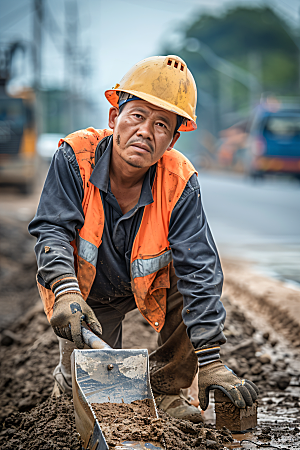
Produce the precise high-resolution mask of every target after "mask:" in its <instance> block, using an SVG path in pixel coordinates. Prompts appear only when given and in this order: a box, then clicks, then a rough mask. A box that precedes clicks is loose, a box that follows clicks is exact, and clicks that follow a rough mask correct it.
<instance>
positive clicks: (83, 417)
mask: <svg viewBox="0 0 300 450" xmlns="http://www.w3.org/2000/svg"><path fill="white" fill-rule="evenodd" d="M82 336H83V340H84V342H85V344H87V345H88V346H89V347H90V349H89V350H78V349H75V350H74V351H73V353H72V356H71V363H72V386H73V402H74V409H75V421H76V428H77V431H78V433H79V434H80V436H81V439H82V441H83V449H89V450H108V449H109V447H108V445H107V443H106V441H105V437H104V435H103V433H102V431H101V427H100V425H99V422H98V420H97V417H96V415H95V412H94V411H93V408H92V406H91V404H92V403H106V402H111V403H131V402H133V401H135V400H145V399H149V402H150V410H151V413H152V416H153V418H158V414H157V411H156V406H155V401H154V398H153V394H152V390H151V386H150V376H149V359H148V351H147V350H140V349H138V350H115V349H112V348H111V347H110V346H109V345H108V344H106V343H105V342H104V341H102V339H100V338H99V337H97V336H96V335H95V334H94V333H92V332H91V331H90V330H89V329H88V328H86V327H82ZM164 448H165V447H164V446H161V444H158V443H154V442H145V441H125V440H124V441H122V440H121V442H120V443H119V444H118V445H117V446H116V447H115V450H128V449H134V450H162V449H164Z"/></svg>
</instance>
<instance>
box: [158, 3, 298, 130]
mask: <svg viewBox="0 0 300 450" xmlns="http://www.w3.org/2000/svg"><path fill="white" fill-rule="evenodd" d="M294 33H295V32H294V30H293V29H291V28H290V26H289V25H288V24H287V23H286V22H285V21H284V20H283V19H282V18H280V17H279V16H278V15H277V14H276V13H275V12H274V11H273V10H272V9H271V8H269V7H263V8H259V7H253V8H252V7H236V8H234V9H229V10H227V11H226V12H225V13H224V14H222V15H219V16H214V15H209V14H202V15H200V16H199V17H197V18H196V19H195V21H194V22H193V23H192V24H191V25H190V26H189V27H187V28H186V29H185V30H184V34H185V38H196V39H197V40H198V41H200V42H201V43H204V44H205V45H207V46H208V47H209V48H210V49H211V50H212V51H213V52H214V53H215V54H216V55H217V56H219V57H221V58H223V59H225V60H227V61H229V62H230V63H233V64H235V65H236V66H238V67H241V68H243V69H244V70H246V71H248V72H250V73H252V74H253V75H255V77H256V78H257V80H258V81H259V83H260V85H261V89H260V91H261V92H264V91H272V92H274V93H275V94H279V95H282V94H287V93H288V94H289V95H291V94H292V95H293V94H294V95H298V91H299V79H300V75H299V50H298V48H297V45H296V44H295V41H296V39H297V36H295V34H294ZM174 53H175V54H176V53H178V54H179V56H181V57H182V58H183V59H184V60H185V61H186V62H187V64H188V67H189V68H190V70H191V72H192V73H193V75H194V77H195V79H196V83H197V86H198V90H199V92H198V94H199V99H200V101H199V105H198V116H199V115H200V116H201V110H202V109H203V107H205V105H204V103H205V102H203V99H204V98H206V100H207V99H209V98H210V99H211V100H212V102H213V103H214V107H213V109H214V122H215V128H217V129H220V128H222V127H224V126H228V125H230V124H228V123H226V120H223V116H221V112H222V114H223V115H224V114H225V115H226V113H227V114H228V115H229V113H232V112H233V111H239V110H242V109H245V105H248V110H250V109H251V107H253V98H252V105H250V100H249V99H250V98H251V92H250V93H249V88H246V87H245V86H243V85H242V84H241V83H240V82H238V81H236V80H230V81H229V80H228V77H227V75H223V74H220V72H219V71H217V70H215V69H214V68H212V67H211V66H210V65H209V64H208V63H207V62H206V60H205V59H204V58H203V56H202V55H201V48H200V49H199V51H198V52H195V51H194V52H192V51H189V47H188V48H183V49H182V50H181V51H179V52H177V51H176V50H175V49H172V47H171V48H166V49H164V54H174ZM226 78H227V81H226ZM227 85H228V87H227ZM229 86H230V88H229ZM261 92H259V91H258V89H257V88H256V92H255V95H256V100H258V99H259V96H260V93H261ZM229 97H230V101H228V102H226V101H225V103H224V98H225V99H226V98H229ZM252 97H253V92H252ZM222 98H223V100H222ZM222 101H223V103H222ZM220 102H221V104H220ZM199 110H200V111H199ZM220 111H221V112H220ZM230 117H232V114H231V116H230ZM200 126H201V125H200ZM211 131H212V132H215V131H216V130H213V129H212V130H211ZM215 134H216V133H215Z"/></svg>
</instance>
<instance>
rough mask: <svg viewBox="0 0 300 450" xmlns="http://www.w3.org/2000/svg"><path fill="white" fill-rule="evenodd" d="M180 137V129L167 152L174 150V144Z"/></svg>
mask: <svg viewBox="0 0 300 450" xmlns="http://www.w3.org/2000/svg"><path fill="white" fill-rule="evenodd" d="M179 138H180V133H179V131H177V133H176V134H175V136H174V137H173V139H172V141H171V142H170V145H169V147H168V148H167V152H169V151H170V150H172V148H173V147H174V145H175V144H176V142H177V141H178V139H179Z"/></svg>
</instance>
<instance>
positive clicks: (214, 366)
mask: <svg viewBox="0 0 300 450" xmlns="http://www.w3.org/2000/svg"><path fill="white" fill-rule="evenodd" d="M211 389H220V390H221V391H222V392H223V393H224V394H225V395H227V397H228V398H229V399H230V400H231V401H232V403H233V404H234V405H235V406H237V407H238V408H246V406H252V405H253V402H255V400H256V399H257V394H258V389H257V387H256V386H255V384H254V383H252V381H249V380H244V379H243V380H241V379H240V378H239V377H238V376H237V375H236V374H235V373H234V372H233V371H232V370H231V369H229V368H228V367H227V366H225V364H223V363H222V361H221V360H219V361H215V362H212V363H210V364H206V365H204V366H202V367H199V401H200V407H201V409H203V410H205V409H206V408H207V406H208V401H209V391H210V390H211Z"/></svg>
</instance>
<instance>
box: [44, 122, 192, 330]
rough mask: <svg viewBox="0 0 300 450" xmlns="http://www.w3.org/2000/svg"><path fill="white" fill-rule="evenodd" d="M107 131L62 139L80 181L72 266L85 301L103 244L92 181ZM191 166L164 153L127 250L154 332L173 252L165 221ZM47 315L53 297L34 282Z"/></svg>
mask: <svg viewBox="0 0 300 450" xmlns="http://www.w3.org/2000/svg"><path fill="white" fill-rule="evenodd" d="M111 134H112V131H111V130H95V129H94V128H87V129H86V130H80V131H77V132H75V133H72V134H70V135H69V136H67V137H66V138H65V139H61V140H60V142H59V145H61V144H62V142H63V141H65V142H67V143H68V144H69V145H70V146H71V147H72V149H73V151H74V153H75V156H76V159H77V162H78V165H79V169H80V174H81V178H82V181H83V189H84V197H83V201H82V208H83V211H84V216H85V221H84V225H83V227H82V228H81V230H80V231H79V233H78V235H77V238H76V240H75V241H73V242H72V246H73V247H74V265H75V271H76V274H77V279H78V283H79V287H80V289H81V293H82V295H83V298H84V299H85V300H86V299H87V297H88V295H89V293H90V290H91V287H92V285H93V282H94V279H95V276H96V264H97V257H98V248H99V246H100V245H101V242H102V233H103V228H104V220H105V218H104V210H103V205H102V200H101V195H100V191H99V189H98V188H97V187H95V186H94V185H93V184H92V183H91V182H90V181H89V179H90V176H91V174H92V171H93V167H94V164H95V151H96V148H97V145H98V143H99V142H100V141H101V140H102V139H103V138H104V137H106V136H109V135H111ZM195 172H196V171H195V169H194V167H193V166H192V164H191V163H190V162H189V161H188V160H187V159H186V158H185V157H184V156H183V155H182V154H181V153H179V152H178V151H177V150H174V149H172V150H170V151H167V152H165V153H164V155H163V156H162V157H161V159H160V160H159V161H158V162H157V169H156V175H155V179H154V182H153V186H152V195H153V200H154V202H153V203H151V204H150V205H146V206H145V208H144V212H143V217H142V221H141V224H140V227H139V230H138V232H137V234H136V237H135V240H134V243H133V246H132V251H131V266H130V268H131V287H132V291H133V294H134V298H135V302H136V304H137V307H138V309H139V310H140V312H141V313H142V315H143V316H144V317H145V319H146V320H147V321H148V322H149V323H150V325H151V326H152V327H153V328H154V329H155V330H156V331H158V332H159V331H160V330H161V329H162V327H163V325H164V322H165V315H166V307H167V302H166V299H167V292H166V289H168V288H169V287H170V279H169V267H170V263H171V261H172V252H171V249H170V244H169V241H168V232H169V223H170V218H171V214H172V211H173V209H174V206H175V205H176V203H177V201H178V199H179V198H180V196H181V194H182V192H183V190H184V188H185V186H186V184H187V182H188V180H189V179H190V177H191V176H192V174H193V173H195ZM38 288H39V292H40V296H41V298H42V300H43V303H44V308H45V312H46V314H47V317H48V319H49V320H50V318H51V316H52V312H53V305H54V295H53V293H52V291H51V290H49V289H46V288H45V287H43V286H42V285H41V284H40V283H38Z"/></svg>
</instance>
